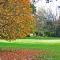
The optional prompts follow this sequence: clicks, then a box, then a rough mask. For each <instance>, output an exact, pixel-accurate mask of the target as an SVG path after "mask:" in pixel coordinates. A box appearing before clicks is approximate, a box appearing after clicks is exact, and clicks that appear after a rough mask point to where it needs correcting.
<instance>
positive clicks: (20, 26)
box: [0, 0, 35, 39]
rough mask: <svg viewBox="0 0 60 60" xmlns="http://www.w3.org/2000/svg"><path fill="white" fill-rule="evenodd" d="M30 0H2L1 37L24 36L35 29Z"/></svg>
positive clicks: (0, 6)
mask: <svg viewBox="0 0 60 60" xmlns="http://www.w3.org/2000/svg"><path fill="white" fill-rule="evenodd" d="M34 23H35V20H34V16H32V8H31V4H30V1H29V0H0V38H2V39H16V38H22V37H25V36H27V35H29V34H30V33H32V32H33V31H34V26H35V24H34Z"/></svg>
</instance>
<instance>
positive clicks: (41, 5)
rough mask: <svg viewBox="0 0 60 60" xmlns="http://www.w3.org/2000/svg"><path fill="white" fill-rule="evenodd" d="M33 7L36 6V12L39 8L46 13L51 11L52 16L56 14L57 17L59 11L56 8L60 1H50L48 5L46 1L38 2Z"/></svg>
mask: <svg viewBox="0 0 60 60" xmlns="http://www.w3.org/2000/svg"><path fill="white" fill-rule="evenodd" d="M31 1H32V0H31ZM36 1H37V0H36ZM35 6H36V10H37V11H38V10H39V9H40V8H44V9H45V10H46V11H48V10H49V9H51V11H52V13H53V14H54V15H56V13H57V16H59V13H60V10H59V8H58V6H60V0H57V1H56V0H52V2H50V3H46V0H39V1H38V2H36V3H35Z"/></svg>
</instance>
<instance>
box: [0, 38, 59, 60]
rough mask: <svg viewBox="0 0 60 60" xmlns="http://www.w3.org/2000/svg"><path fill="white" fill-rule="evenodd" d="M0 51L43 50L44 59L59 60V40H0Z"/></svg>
mask: <svg viewBox="0 0 60 60" xmlns="http://www.w3.org/2000/svg"><path fill="white" fill-rule="evenodd" d="M0 49H2V50H4V49H12V50H13V49H29V50H30V49H31V50H45V51H48V53H47V54H46V55H45V57H46V58H47V57H49V58H53V59H51V60H60V40H34V39H17V40H16V41H6V40H0Z"/></svg>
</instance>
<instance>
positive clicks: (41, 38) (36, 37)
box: [22, 36, 60, 40]
mask: <svg viewBox="0 0 60 60" xmlns="http://www.w3.org/2000/svg"><path fill="white" fill-rule="evenodd" d="M22 39H39V40H57V39H58V40H60V37H46V36H45V37H41V36H32V37H25V38H22Z"/></svg>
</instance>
